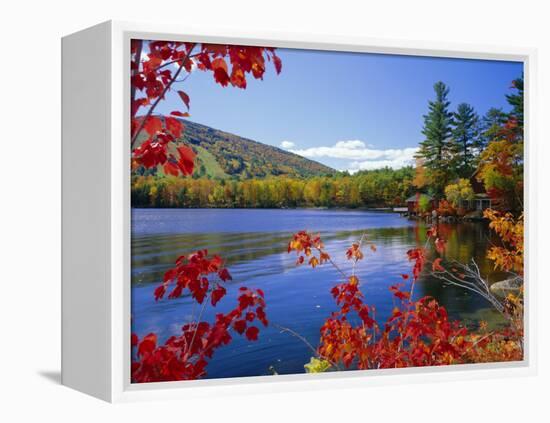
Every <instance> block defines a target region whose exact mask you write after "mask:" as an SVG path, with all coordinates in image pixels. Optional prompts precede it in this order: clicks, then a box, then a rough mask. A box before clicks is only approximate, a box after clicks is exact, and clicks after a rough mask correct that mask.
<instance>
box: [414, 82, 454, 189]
mask: <svg viewBox="0 0 550 423" xmlns="http://www.w3.org/2000/svg"><path fill="white" fill-rule="evenodd" d="M434 91H435V100H433V101H430V102H429V106H428V107H429V111H428V114H427V115H424V127H423V129H422V134H423V135H424V137H425V138H424V141H422V142H421V143H420V149H419V151H418V154H417V157H418V158H421V159H422V160H423V162H424V167H425V168H426V171H427V175H428V178H429V180H430V185H431V186H432V187H433V189H434V194H436V195H441V194H442V193H443V189H444V187H445V185H446V183H447V181H448V180H449V177H450V175H449V174H448V169H449V138H450V136H451V123H452V114H451V112H450V111H449V105H450V102H449V100H448V99H447V96H448V95H449V88H448V87H447V86H446V85H445V84H444V83H443V82H441V81H439V82H436V83H435V84H434Z"/></svg>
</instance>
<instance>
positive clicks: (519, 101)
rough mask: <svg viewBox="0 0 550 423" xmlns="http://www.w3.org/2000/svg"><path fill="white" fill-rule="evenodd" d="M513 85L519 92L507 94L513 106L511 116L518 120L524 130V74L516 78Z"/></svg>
mask: <svg viewBox="0 0 550 423" xmlns="http://www.w3.org/2000/svg"><path fill="white" fill-rule="evenodd" d="M512 86H513V88H515V89H516V90H517V92H516V93H515V94H508V95H506V99H507V100H508V103H509V104H510V105H511V106H512V111H511V112H510V116H511V117H514V118H516V119H517V120H518V126H519V128H521V129H522V130H523V75H522V76H520V77H519V78H516V79H514V80H513V81H512Z"/></svg>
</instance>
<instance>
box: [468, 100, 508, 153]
mask: <svg viewBox="0 0 550 423" xmlns="http://www.w3.org/2000/svg"><path fill="white" fill-rule="evenodd" d="M506 118H507V116H506V113H504V112H503V111H502V109H497V108H496V107H491V108H490V109H489V110H487V113H485V115H484V116H483V118H482V119H481V136H480V137H479V143H478V144H476V145H475V146H474V147H475V148H476V150H478V151H482V150H484V149H485V147H487V144H489V143H490V142H491V141H492V140H494V139H495V138H496V137H497V134H498V133H499V132H500V130H501V129H502V125H504V123H505V122H506Z"/></svg>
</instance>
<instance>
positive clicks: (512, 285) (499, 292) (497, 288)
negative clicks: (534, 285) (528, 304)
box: [491, 276, 523, 298]
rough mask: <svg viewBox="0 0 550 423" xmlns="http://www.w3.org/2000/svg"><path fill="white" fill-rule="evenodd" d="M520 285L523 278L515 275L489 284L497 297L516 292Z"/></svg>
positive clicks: (504, 296)
mask: <svg viewBox="0 0 550 423" xmlns="http://www.w3.org/2000/svg"><path fill="white" fill-rule="evenodd" d="M522 286H523V279H522V278H520V277H517V276H516V277H513V278H510V279H504V280H503V281H500V282H495V283H494V284H492V285H491V292H492V293H493V294H495V295H496V296H498V297H501V298H506V296H507V295H508V294H517V293H518V292H519V290H520V288H521V287H522Z"/></svg>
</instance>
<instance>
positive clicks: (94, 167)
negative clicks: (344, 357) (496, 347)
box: [62, 21, 537, 402]
mask: <svg viewBox="0 0 550 423" xmlns="http://www.w3.org/2000/svg"><path fill="white" fill-rule="evenodd" d="M132 38H140V39H148V40H173V41H177V40H180V41H201V42H210V43H224V44H241V45H265V46H272V47H281V48H301V49H317V50H333V51H348V52H368V53H384V54H398V55H415V56H436V57H453V58H468V59H484V60H514V61H522V62H523V63H524V73H525V81H526V84H525V121H526V125H525V128H526V129H525V141H526V142H525V164H526V166H525V169H526V171H525V173H526V174H525V180H526V183H525V190H526V192H525V198H526V203H525V232H526V244H527V248H526V250H527V254H526V263H525V267H526V272H525V273H526V289H525V292H526V294H525V304H526V315H525V359H524V361H523V362H520V363H518V362H514V363H495V364H472V365H456V366H444V367H437V368H434V367H430V368H408V369H392V370H378V371H348V372H334V373H323V374H302V375H282V376H276V377H274V376H258V377H246V378H232V379H213V380H197V381H184V382H166V383H154V384H139V385H135V384H134V385H132V384H131V383H130V163H129V162H130V134H129V121H130V112H129V92H130V82H129V81H130V78H129V72H130V67H129V63H130V40H131V39H132ZM536 57H537V56H536V51H535V50H533V49H529V48H517V47H498V46H483V45H461V44H449V43H438V42H418V41H407V40H383V39H372V38H355V37H338V36H332V35H331V36H328V35H309V34H290V33H267V32H258V31H254V32H246V31H243V32H233V31H231V32H229V31H226V30H220V29H213V28H204V29H197V28H193V29H191V28H189V27H187V26H186V25H183V24H182V25H173V24H171V25H155V24H144V23H139V24H138V23H127V22H114V21H110V22H105V23H102V24H100V25H97V26H94V27H92V28H89V29H85V30H83V31H80V32H77V33H75V34H71V35H68V36H66V37H64V38H63V40H62V72H63V75H62V103H63V104H62V137H63V139H62V162H63V165H62V166H63V168H62V245H63V246H62V383H63V384H64V385H66V386H68V387H71V388H74V389H77V390H79V391H82V392H85V393H87V394H90V395H93V396H95V397H98V398H101V399H103V400H106V401H110V402H120V401H136V400H158V399H165V398H189V397H194V396H212V395H220V394H246V393H265V392H280V391H296V390H312V389H325V388H336V387H344V388H350V387H355V386H366V385H389V384H402V383H419V382H438V381H442V380H470V379H478V378H493V377H509V376H510V377H511V376H526V375H533V374H534V373H535V372H536V368H537V367H536V362H537V361H536V298H537V297H536V291H537V286H536V285H537V282H536V274H535V268H536V267H535V257H534V252H535V245H536V242H535V241H536V240H535V238H536V230H535V229H534V228H536V222H537V212H536V186H535V184H536V169H535V161H534V160H531V158H532V157H533V156H534V155H535V154H536V153H535V148H536V139H535V136H534V134H535V133H534V123H535V113H536V108H535V107H536V102H535V94H536V92H537V88H536V81H537V77H536ZM83 170H84V171H83ZM82 193H86V195H82Z"/></svg>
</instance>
